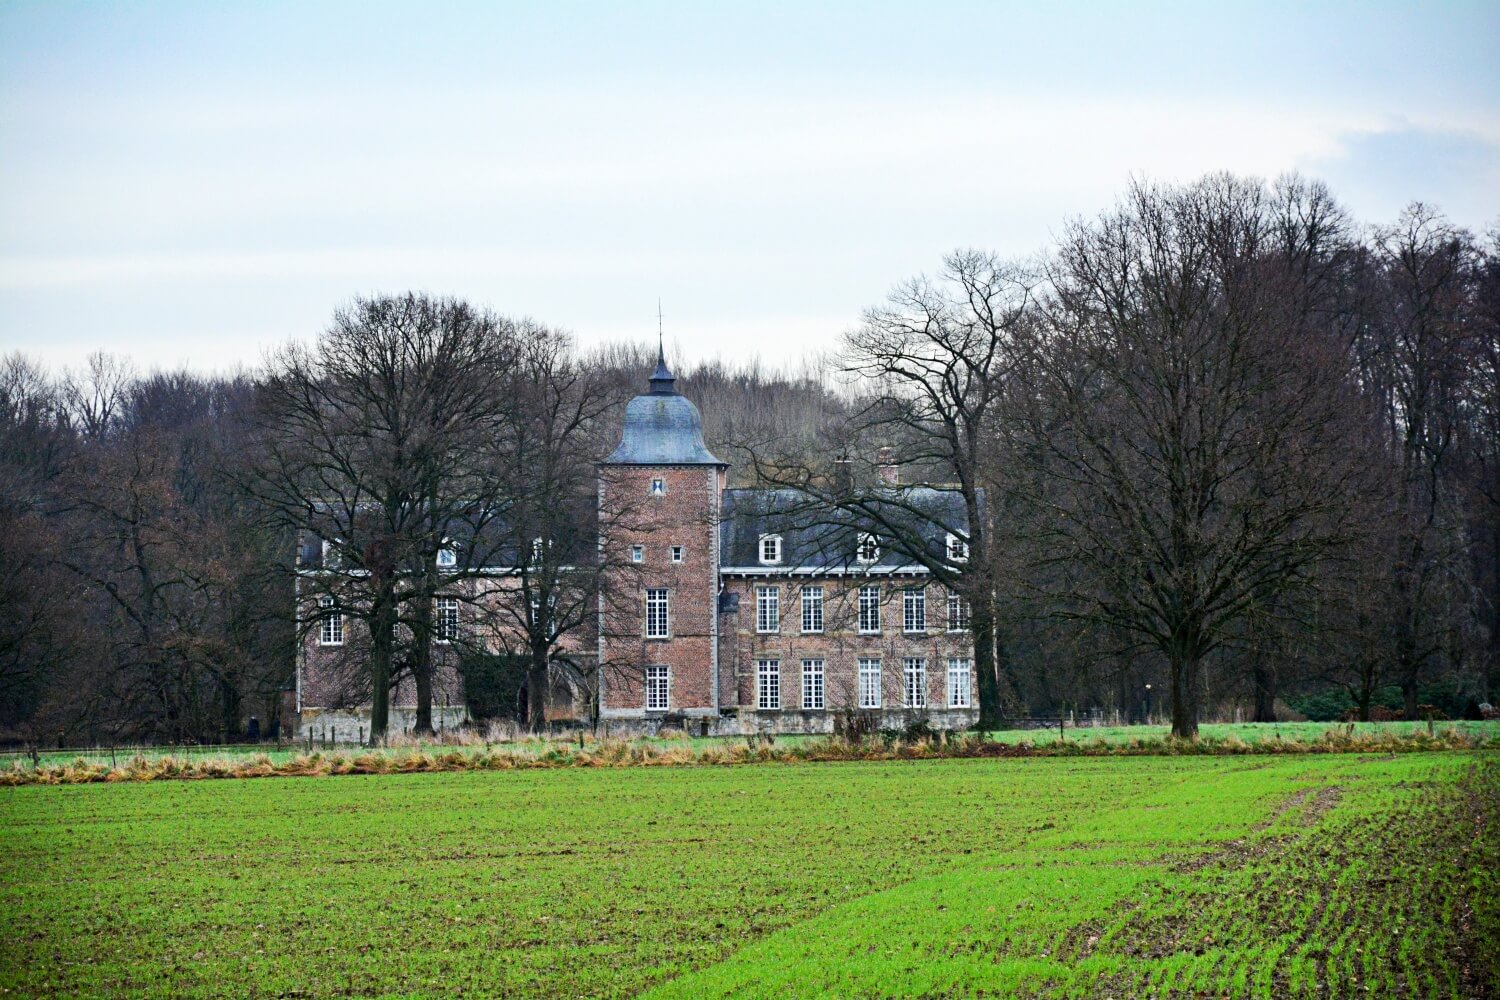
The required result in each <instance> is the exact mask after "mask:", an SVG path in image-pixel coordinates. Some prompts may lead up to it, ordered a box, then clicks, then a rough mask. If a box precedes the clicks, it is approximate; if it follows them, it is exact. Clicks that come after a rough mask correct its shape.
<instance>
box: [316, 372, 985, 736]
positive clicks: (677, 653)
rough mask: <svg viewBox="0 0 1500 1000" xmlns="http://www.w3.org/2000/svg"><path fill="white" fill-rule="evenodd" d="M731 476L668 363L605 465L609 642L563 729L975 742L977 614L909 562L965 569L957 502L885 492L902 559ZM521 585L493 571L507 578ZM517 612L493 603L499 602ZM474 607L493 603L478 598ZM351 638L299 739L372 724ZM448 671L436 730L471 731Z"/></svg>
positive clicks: (601, 625) (872, 533)
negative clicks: (952, 732) (925, 730)
mask: <svg viewBox="0 0 1500 1000" xmlns="http://www.w3.org/2000/svg"><path fill="white" fill-rule="evenodd" d="M728 471H729V467H728V465H727V464H726V463H724V462H723V461H721V460H720V459H719V458H717V457H715V456H714V455H713V454H712V453H711V452H710V451H709V450H708V448H707V447H706V445H705V444H704V441H703V427H702V420H701V417H700V415H699V413H698V409H697V407H695V406H694V405H693V404H692V402H691V401H689V400H688V399H687V398H686V397H684V396H682V395H681V394H680V393H679V392H678V391H677V388H676V379H675V378H674V377H673V375H672V373H671V371H670V370H668V368H667V366H666V363H665V361H664V360H660V359H659V360H658V363H657V367H656V370H655V371H654V372H653V373H652V375H651V379H650V391H649V392H647V393H645V394H643V395H640V396H637V397H635V398H634V399H632V400H631V401H630V402H629V403H628V404H627V406H626V409H625V420H624V426H623V428H622V432H621V437H620V443H619V446H618V447H617V448H616V449H615V450H614V451H613V452H612V453H611V454H610V456H609V457H608V458H606V459H605V460H604V461H603V462H601V463H600V465H599V511H600V516H599V524H600V556H601V557H602V558H603V560H604V563H603V565H604V567H605V570H604V574H603V576H602V580H603V586H602V587H601V588H600V589H599V593H598V597H597V601H598V615H597V625H596V629H595V630H589V629H585V630H581V631H582V632H584V633H585V634H579V635H577V636H574V637H572V639H571V641H570V642H569V643H568V646H569V647H570V649H569V650H568V651H567V652H568V657H567V664H566V665H563V664H559V668H558V671H557V672H558V675H559V680H558V683H556V684H555V685H554V690H553V691H552V692H551V693H550V694H549V710H548V717H549V718H550V719H552V720H554V721H558V722H563V721H572V722H576V723H579V724H593V723H595V722H596V721H597V722H598V723H600V724H602V725H603V726H604V727H606V728H608V729H609V730H610V731H611V732H614V733H618V734H627V733H634V732H652V731H656V730H658V729H660V728H664V727H667V726H672V727H682V728H686V729H688V730H690V731H692V732H695V733H729V734H732V733H748V732H766V731H771V732H827V731H830V730H831V729H833V728H834V724H835V719H836V718H837V717H838V716H839V715H840V714H841V713H862V714H865V715H868V716H873V717H874V721H876V722H877V724H879V725H882V726H900V725H904V724H906V723H908V722H911V721H914V720H915V719H917V718H921V719H925V720H926V721H927V722H928V723H929V724H931V725H933V726H934V727H938V728H960V727H965V726H968V725H971V724H972V723H973V722H974V721H975V719H976V718H977V715H978V712H977V709H976V708H975V707H974V706H975V705H976V695H975V678H974V669H973V643H972V640H971V637H970V635H969V632H968V612H967V606H966V605H965V603H964V602H963V600H962V599H961V598H959V597H958V596H957V595H954V594H949V593H948V592H947V591H945V590H944V589H943V588H942V587H941V586H939V585H937V584H935V583H934V582H932V580H931V579H930V576H931V574H930V573H929V572H928V570H927V569H926V568H925V567H924V566H923V565H921V564H920V563H919V562H917V561H914V560H912V559H911V558H909V556H910V551H911V548H910V546H911V543H912V540H913V539H915V540H916V541H917V542H918V543H919V544H921V545H922V546H923V547H925V548H926V550H927V554H928V555H929V556H930V557H931V558H936V559H947V560H948V561H950V562H953V561H961V560H963V559H964V558H966V551H967V544H966V541H965V540H966V539H967V537H968V536H967V517H966V514H965V508H964V505H963V502H962V499H961V497H960V496H959V494H958V493H957V492H956V491H954V490H948V489H941V488H936V487H931V486H901V485H899V484H898V483H896V482H895V478H894V476H893V475H891V476H889V477H888V478H887V479H886V481H885V482H884V484H883V485H882V487H881V489H880V490H879V491H877V492H876V494H875V497H874V500H873V503H875V504H877V505H878V504H880V503H882V502H886V503H888V505H889V508H890V509H889V511H886V512H882V516H881V517H880V518H879V520H880V521H882V522H883V523H885V524H886V525H887V527H888V528H889V527H890V526H891V525H900V526H901V527H902V531H901V534H902V537H903V540H904V541H903V546H904V551H905V552H906V556H903V555H902V551H903V546H897V545H893V544H888V542H889V539H883V538H882V536H881V533H880V531H878V530H876V529H875V528H874V527H872V526H871V525H866V524H861V523H860V522H859V521H858V520H854V519H850V517H849V515H847V514H846V513H837V512H834V511H831V510H828V509H825V508H820V507H819V505H818V504H817V503H816V502H815V501H814V500H813V498H811V497H809V496H808V495H806V494H802V493H799V492H798V491H795V490H770V489H742V488H730V487H729V486H728ZM882 498H883V499H882ZM903 522H904V523H903ZM301 555H302V558H301V559H300V560H299V562H300V564H301V565H303V566H304V567H306V569H305V570H304V572H307V573H317V572H320V571H321V567H320V564H319V563H318V561H317V560H318V551H317V546H316V542H315V540H314V541H313V542H309V543H304V551H303V552H302V553H301ZM507 572H508V570H507V569H506V568H504V567H497V568H495V569H494V570H493V579H494V580H498V581H503V580H504V579H505V577H506V574H507ZM504 597H505V591H504V588H503V586H500V587H495V588H493V590H492V598H491V599H494V600H503V599H504ZM325 600H326V599H325ZM441 601H442V599H440V603H441ZM466 603H477V602H475V601H474V596H473V594H472V593H471V594H470V595H469V598H468V601H467V602H466ZM305 613H306V612H305V611H304V614H305ZM444 613H445V612H444V611H443V609H442V608H440V609H439V616H440V617H441V615H442V614H444ZM454 615H455V617H454V618H453V621H452V626H453V627H454V628H461V627H462V622H460V621H459V619H458V618H457V612H456V611H455V612H454ZM338 620H339V619H337V617H336V612H333V611H330V612H328V613H326V614H325V617H324V619H323V622H322V624H321V625H320V626H319V627H318V628H315V629H313V630H312V631H311V632H310V633H309V635H308V638H307V640H306V641H305V642H304V644H303V649H302V653H301V655H300V656H299V657H298V671H297V708H298V711H299V719H300V726H299V730H300V731H306V730H307V729H308V728H312V729H314V731H317V729H318V727H319V726H320V725H321V726H323V727H325V728H326V727H327V726H329V725H334V726H337V727H339V728H340V731H341V735H342V729H344V728H348V727H351V726H355V725H357V724H358V723H359V722H360V720H361V718H364V719H367V718H368V710H367V709H361V708H354V709H349V708H344V709H340V710H337V711H335V710H334V708H333V706H334V705H335V703H336V695H337V693H338V689H339V684H340V678H341V676H342V675H343V674H346V673H348V672H349V671H348V664H349V663H350V656H349V652H348V651H347V650H330V649H329V648H328V646H330V645H339V646H343V645H344V644H345V642H346V639H345V635H344V625H343V624H339V625H338V629H337V631H338V634H337V635H336V636H332V635H331V632H332V627H331V625H330V623H331V622H333V621H338ZM590 631H592V634H586V633H588V632H590ZM331 638H333V639H336V643H335V642H330V639H331ZM594 650H597V652H596V653H594ZM356 655H357V654H356ZM585 661H586V662H585ZM438 662H439V665H440V666H439V672H438V677H437V691H438V694H439V696H440V699H441V702H440V704H439V705H436V706H435V712H434V715H435V719H436V718H438V717H441V719H442V720H443V724H445V725H456V724H461V723H462V722H463V721H465V719H466V718H467V711H466V709H465V698H464V696H463V694H464V693H463V690H462V687H463V685H462V682H461V678H460V677H459V676H458V674H457V672H456V671H455V670H454V669H453V665H452V658H451V657H440V658H439V661H438ZM339 664H343V665H344V666H343V669H342V671H341V670H340V669H339V667H338V665H339ZM413 693H414V692H412V691H411V690H410V683H409V682H405V683H404V684H403V685H402V686H401V689H400V690H398V691H397V692H395V696H394V697H393V699H392V707H393V712H392V715H393V725H392V728H393V729H399V728H401V727H402V726H403V725H404V724H409V716H410V714H411V708H412V695H413Z"/></svg>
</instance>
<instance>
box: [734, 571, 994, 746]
mask: <svg viewBox="0 0 1500 1000" xmlns="http://www.w3.org/2000/svg"><path fill="white" fill-rule="evenodd" d="M865 584H878V585H879V586H880V588H881V590H880V596H881V603H880V612H881V614H880V631H879V633H878V634H872V635H862V634H860V633H859V631H858V591H859V588H860V587H861V586H862V585H865ZM760 587H773V588H776V589H777V593H778V596H779V604H780V608H781V615H780V623H779V628H778V629H777V630H776V631H775V632H774V633H765V632H761V631H760V630H759V628H758V625H759V624H760V623H758V621H757V597H758V595H757V588H760ZM806 587H821V588H822V589H823V595H824V597H823V609H824V610H823V618H824V621H823V631H822V632H821V633H809V632H804V631H803V630H802V624H803V623H802V601H801V595H802V591H803V589H804V588H806ZM724 588H725V590H726V591H727V592H730V593H735V594H738V595H739V610H738V612H737V613H734V614H726V615H724V616H723V623H722V640H721V656H720V669H721V676H722V678H723V688H724V697H723V703H724V705H725V706H726V707H733V706H740V707H743V708H746V709H749V710H752V711H760V709H759V708H758V705H757V696H756V672H757V665H756V661H758V660H762V659H774V660H778V661H779V663H780V677H781V709H782V711H801V710H802V704H803V701H802V661H803V660H804V659H821V660H823V677H824V688H825V697H824V702H825V705H826V709H825V711H827V712H837V711H840V710H844V709H853V708H856V707H857V706H858V704H859V701H858V692H859V687H858V680H859V675H858V663H859V660H860V659H861V658H878V659H880V661H881V681H882V683H881V692H882V697H881V705H882V711H885V712H901V711H903V706H904V662H903V661H904V660H905V659H906V658H907V657H917V658H923V659H925V660H926V661H927V686H926V692H927V705H928V709H929V710H930V711H938V710H945V709H947V708H949V707H950V706H949V704H948V690H947V683H948V660H949V658H950V657H958V658H964V659H968V660H970V661H971V666H970V682H969V703H970V705H971V706H972V705H974V704H976V703H977V698H978V691H977V686H976V684H975V681H974V673H973V667H972V660H973V656H974V647H973V639H972V637H971V636H970V634H969V633H968V632H950V631H949V630H948V626H949V622H948V595H947V592H946V591H945V590H944V588H942V587H940V586H937V585H935V584H930V583H927V582H926V581H925V579H923V578H920V577H918V578H912V577H907V578H896V577H870V578H866V577H810V576H795V577H792V576H780V577H737V578H728V579H726V580H725V581H724ZM909 588H915V589H919V590H921V591H923V592H925V594H926V603H927V609H926V610H927V614H926V625H927V627H926V630H925V631H923V632H919V633H908V632H906V631H905V630H904V621H903V610H904V597H903V593H904V591H906V590H907V589H909ZM810 725H811V721H810ZM819 728H822V727H821V725H820V726H819Z"/></svg>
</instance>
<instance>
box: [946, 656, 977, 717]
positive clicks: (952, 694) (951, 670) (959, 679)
mask: <svg viewBox="0 0 1500 1000" xmlns="http://www.w3.org/2000/svg"><path fill="white" fill-rule="evenodd" d="M973 686H974V665H973V662H972V661H971V660H967V659H964V658H963V657H961V656H950V657H948V707H949V708H972V707H973V694H972V691H973Z"/></svg>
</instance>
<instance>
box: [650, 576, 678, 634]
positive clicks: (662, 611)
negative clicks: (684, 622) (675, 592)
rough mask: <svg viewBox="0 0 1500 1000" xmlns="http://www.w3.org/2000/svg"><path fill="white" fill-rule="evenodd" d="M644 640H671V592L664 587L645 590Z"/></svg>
mask: <svg viewBox="0 0 1500 1000" xmlns="http://www.w3.org/2000/svg"><path fill="white" fill-rule="evenodd" d="M646 638H647V639H670V638H672V592H671V591H670V590H668V589H667V588H666V587H648V588H647V589H646Z"/></svg>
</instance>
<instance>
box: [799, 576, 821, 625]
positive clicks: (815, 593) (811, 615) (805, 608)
mask: <svg viewBox="0 0 1500 1000" xmlns="http://www.w3.org/2000/svg"><path fill="white" fill-rule="evenodd" d="M802 631H804V632H821V631H823V588H822V587H803V588H802Z"/></svg>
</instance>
